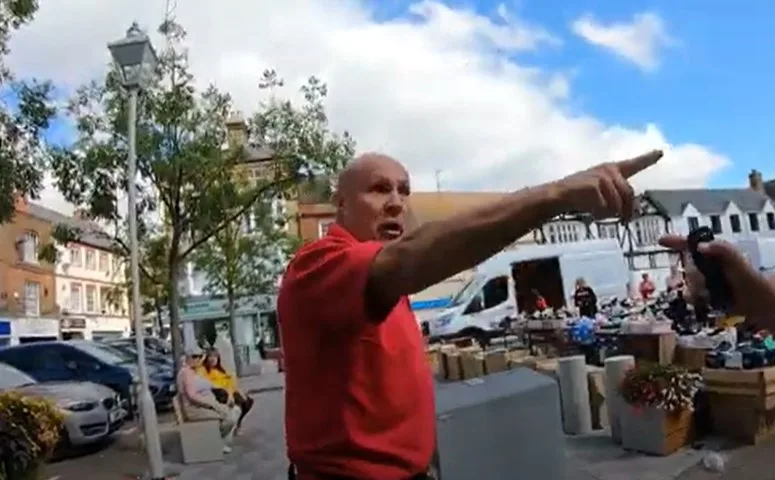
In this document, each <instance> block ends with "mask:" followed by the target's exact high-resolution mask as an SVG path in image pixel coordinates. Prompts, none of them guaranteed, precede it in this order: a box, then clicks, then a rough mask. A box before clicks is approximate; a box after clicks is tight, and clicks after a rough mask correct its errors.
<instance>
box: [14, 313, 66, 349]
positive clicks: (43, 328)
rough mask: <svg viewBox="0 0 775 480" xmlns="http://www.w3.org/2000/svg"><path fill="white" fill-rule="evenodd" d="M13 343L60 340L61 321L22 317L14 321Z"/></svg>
mask: <svg viewBox="0 0 775 480" xmlns="http://www.w3.org/2000/svg"><path fill="white" fill-rule="evenodd" d="M12 333H13V335H12V338H13V340H12V341H11V343H22V344H23V343H32V342H45V341H49V340H59V319H57V318H45V317H37V318H32V317H26V318H25V317H21V318H17V319H15V320H14V324H13V329H12Z"/></svg>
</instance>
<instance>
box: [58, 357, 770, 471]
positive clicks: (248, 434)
mask: <svg viewBox="0 0 775 480" xmlns="http://www.w3.org/2000/svg"><path fill="white" fill-rule="evenodd" d="M242 385H243V387H244V388H245V389H247V390H249V391H252V392H253V393H252V395H253V396H254V398H255V399H256V400H257V402H256V406H255V409H254V411H253V412H251V414H250V416H248V417H247V419H246V422H245V424H244V425H243V431H242V434H241V435H240V436H239V437H238V438H237V439H236V441H235V446H234V451H233V452H232V453H231V454H230V455H229V456H228V457H227V459H226V461H224V462H221V463H213V464H205V465H196V466H195V465H182V464H181V463H180V454H179V449H178V448H177V444H178V439H177V438H176V437H175V434H174V429H173V428H171V427H170V425H171V424H170V423H169V422H171V418H170V417H169V415H161V416H160V421H161V422H168V423H166V424H165V425H166V426H163V427H162V431H163V434H162V444H163V446H164V456H165V461H167V467H168V470H167V473H168V475H169V476H170V477H177V478H178V479H179V480H205V479H207V480H253V479H255V480H284V479H285V478H286V477H285V475H286V468H287V461H286V459H285V446H284V439H283V431H282V428H283V427H282V418H283V392H282V385H283V378H282V376H281V375H279V374H277V373H276V372H268V373H264V374H263V375H261V376H259V377H251V378H248V379H243V380H242ZM132 438H134V436H133V435H132V433H131V430H130V433H125V434H123V435H122V436H120V438H119V441H116V442H113V443H112V444H111V445H107V446H105V447H103V448H102V449H100V450H98V451H94V452H89V453H90V454H88V455H85V456H81V457H77V458H73V459H69V460H65V461H61V462H57V463H54V464H51V465H49V466H48V469H47V470H46V472H45V473H46V474H47V476H46V477H45V478H47V479H49V480H53V479H57V480H82V479H84V478H88V479H89V480H126V479H131V478H142V476H143V474H144V472H145V471H146V463H145V458H144V457H145V455H144V453H143V451H142V450H141V449H139V448H137V445H135V444H133V443H134V442H132V441H129V440H131V439H132ZM773 445H775V441H773V442H772V443H771V444H765V445H761V446H757V447H745V448H740V449H736V450H733V451H724V452H722V454H723V455H725V456H726V457H727V468H726V471H725V472H724V473H723V474H721V475H719V474H716V473H712V472H709V471H707V470H705V469H704V468H703V467H702V466H698V464H699V463H701V460H702V458H703V456H704V455H706V454H707V452H708V451H709V450H714V451H715V450H718V449H719V448H720V446H719V445H714V444H713V442H707V444H706V445H697V446H696V447H697V448H694V449H692V448H688V449H685V450H683V451H681V452H679V453H677V454H675V455H672V456H670V457H667V458H658V457H648V456H643V455H638V454H633V453H628V452H625V451H623V450H622V449H621V448H619V447H618V446H615V445H613V444H612V443H611V441H610V437H608V435H606V434H605V433H603V432H601V433H597V434H593V435H589V436H584V437H575V438H570V437H569V438H568V439H567V440H566V447H567V452H568V454H567V455H568V467H569V475H568V480H711V479H729V480H732V479H736V480H738V479H745V480H772V479H773V477H775V472H773V467H775V458H773V457H772V454H771V452H772V451H773Z"/></svg>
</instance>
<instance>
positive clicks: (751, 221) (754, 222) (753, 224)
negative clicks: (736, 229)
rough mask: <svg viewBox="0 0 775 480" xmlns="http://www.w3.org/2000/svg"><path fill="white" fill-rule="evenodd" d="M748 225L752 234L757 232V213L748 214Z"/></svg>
mask: <svg viewBox="0 0 775 480" xmlns="http://www.w3.org/2000/svg"><path fill="white" fill-rule="evenodd" d="M748 223H749V224H750V225H751V231H752V232H758V231H759V214H758V213H749V214H748Z"/></svg>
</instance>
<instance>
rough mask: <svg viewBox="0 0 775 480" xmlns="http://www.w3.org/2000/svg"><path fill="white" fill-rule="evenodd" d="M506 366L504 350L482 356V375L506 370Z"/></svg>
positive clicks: (493, 351) (492, 351)
mask: <svg viewBox="0 0 775 480" xmlns="http://www.w3.org/2000/svg"><path fill="white" fill-rule="evenodd" d="M508 366H509V365H508V359H507V358H506V350H505V349H497V350H491V351H489V352H487V353H485V354H484V373H485V374H486V375H491V374H493V373H498V372H502V371H504V370H508Z"/></svg>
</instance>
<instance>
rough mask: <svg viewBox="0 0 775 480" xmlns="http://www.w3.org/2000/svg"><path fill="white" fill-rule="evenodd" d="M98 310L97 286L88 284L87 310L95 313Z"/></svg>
mask: <svg viewBox="0 0 775 480" xmlns="http://www.w3.org/2000/svg"><path fill="white" fill-rule="evenodd" d="M96 310H97V287H95V286H94V285H86V311H87V312H89V313H94V312H95V311H96Z"/></svg>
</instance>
